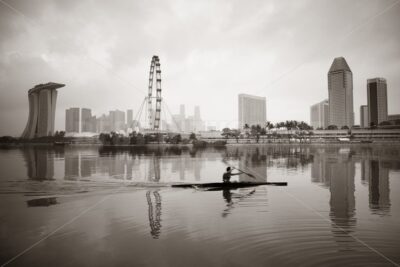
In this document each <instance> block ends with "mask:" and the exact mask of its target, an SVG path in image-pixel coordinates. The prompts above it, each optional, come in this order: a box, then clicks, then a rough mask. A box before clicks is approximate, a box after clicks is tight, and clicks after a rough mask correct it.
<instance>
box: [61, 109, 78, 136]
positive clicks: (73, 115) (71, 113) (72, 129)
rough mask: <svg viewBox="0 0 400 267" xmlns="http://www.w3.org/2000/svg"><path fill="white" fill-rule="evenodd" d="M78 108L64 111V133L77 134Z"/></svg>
mask: <svg viewBox="0 0 400 267" xmlns="http://www.w3.org/2000/svg"><path fill="white" fill-rule="evenodd" d="M79 111H80V109H79V108H69V109H67V110H65V132H67V133H79V132H80V131H79V118H80V114H79V113H80V112H79Z"/></svg>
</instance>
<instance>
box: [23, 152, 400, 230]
mask: <svg viewBox="0 0 400 267" xmlns="http://www.w3.org/2000/svg"><path fill="white" fill-rule="evenodd" d="M21 151H22V155H23V158H24V160H25V163H26V167H27V176H28V177H29V179H33V180H52V179H54V177H55V164H56V162H60V163H57V164H59V165H57V166H59V167H58V170H60V168H61V170H62V169H63V176H62V178H64V179H65V180H80V179H82V178H85V179H91V178H95V179H98V178H99V177H105V178H112V179H120V180H139V181H149V182H167V181H174V182H175V181H191V180H195V181H201V180H203V181H207V180H208V181H216V180H217V181H218V180H219V179H220V175H221V173H222V172H223V169H224V168H225V166H224V165H223V164H224V163H223V161H228V162H229V163H232V164H234V165H235V166H238V167H239V169H243V170H245V171H250V172H251V173H254V174H257V179H258V180H260V181H266V180H267V175H268V169H271V168H285V169H287V170H289V171H290V170H297V169H299V168H300V169H301V170H302V171H303V170H307V168H308V166H309V167H310V169H311V181H312V182H313V183H318V184H320V185H322V186H323V187H324V188H327V189H329V191H330V200H329V205H330V216H331V218H332V222H333V223H334V224H337V225H339V226H342V227H351V226H352V225H354V224H355V221H356V218H355V181H354V180H355V174H356V171H355V170H356V163H359V166H360V178H361V183H362V184H363V185H365V186H368V191H369V203H368V204H369V208H370V211H371V212H372V213H373V214H378V215H388V214H390V206H391V201H390V188H389V170H390V169H394V170H399V169H400V163H399V161H398V160H393V159H394V158H396V157H397V156H398V154H399V152H398V151H397V150H389V149H381V148H379V147H373V148H372V147H359V148H355V147H336V146H326V147H310V146H248V147H246V146H229V147H227V148H225V149H218V150H217V149H189V148H187V147H153V148H150V147H144V148H137V147H135V148H130V147H128V148H107V147H100V148H96V147H89V148H55V149H53V148H44V147H27V148H24V149H22V150H21ZM221 159H222V161H221ZM62 164H63V165H62ZM210 166H212V167H211V168H210ZM82 180H84V179H82ZM239 180H240V181H254V180H253V179H252V178H250V177H248V176H247V175H244V174H242V175H240V176H239ZM225 194H226V195H225V199H229V198H228V194H229V192H225Z"/></svg>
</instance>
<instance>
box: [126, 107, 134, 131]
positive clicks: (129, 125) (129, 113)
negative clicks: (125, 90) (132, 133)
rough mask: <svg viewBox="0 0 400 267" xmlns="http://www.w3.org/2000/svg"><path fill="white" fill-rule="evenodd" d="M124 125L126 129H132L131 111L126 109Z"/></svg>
mask: <svg viewBox="0 0 400 267" xmlns="http://www.w3.org/2000/svg"><path fill="white" fill-rule="evenodd" d="M126 125H127V127H128V128H133V110H132V109H128V110H127V111H126Z"/></svg>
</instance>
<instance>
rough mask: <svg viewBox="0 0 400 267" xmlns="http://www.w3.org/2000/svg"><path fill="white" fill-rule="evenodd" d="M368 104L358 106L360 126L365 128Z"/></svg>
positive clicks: (367, 124)
mask: <svg viewBox="0 0 400 267" xmlns="http://www.w3.org/2000/svg"><path fill="white" fill-rule="evenodd" d="M368 117H369V115H368V106H366V105H362V106H360V127H361V128H366V127H368V126H369V119H368Z"/></svg>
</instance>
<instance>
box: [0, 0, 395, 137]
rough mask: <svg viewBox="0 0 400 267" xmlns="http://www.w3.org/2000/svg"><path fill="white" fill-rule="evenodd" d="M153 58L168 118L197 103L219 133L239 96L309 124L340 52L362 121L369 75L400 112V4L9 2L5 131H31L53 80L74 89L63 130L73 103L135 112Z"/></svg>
mask: <svg viewBox="0 0 400 267" xmlns="http://www.w3.org/2000/svg"><path fill="white" fill-rule="evenodd" d="M153 55H158V56H159V57H160V61H161V70H162V79H163V83H162V88H163V91H162V94H163V97H164V100H165V102H166V104H167V105H168V107H169V109H170V110H171V112H172V113H178V110H179V104H181V103H184V104H186V110H187V112H186V113H187V114H188V113H189V115H190V114H191V113H193V108H194V106H195V105H199V106H200V108H201V115H202V118H203V119H204V120H206V121H209V122H210V123H214V124H218V125H219V126H220V127H223V126H229V127H234V126H236V125H237V119H238V115H237V112H238V111H237V110H238V107H237V105H238V99H237V98H238V94H239V93H247V94H255V95H259V96H265V97H266V98H267V119H268V120H270V121H272V122H277V121H281V120H288V119H296V120H305V121H307V122H308V121H309V109H310V105H312V104H314V103H316V102H319V101H322V100H323V99H325V98H327V97H328V88H327V87H328V86H327V72H328V70H329V67H330V65H331V63H332V61H333V59H334V58H335V57H338V56H343V57H345V58H346V60H347V62H348V64H349V66H350V68H351V70H352V71H353V77H354V81H353V83H354V111H355V120H356V123H357V124H358V123H359V106H360V105H362V104H366V103H367V95H366V80H367V78H372V77H377V76H379V77H384V78H386V79H387V83H388V96H389V97H388V98H389V99H388V105H389V114H391V113H400V105H399V101H400V3H399V1H395V0H374V1H369V0H360V1H349V0H344V1H336V0H335V1H331V0H327V1H323V0H314V1H282V0H279V1H265V0H262V1H228V0H227V1H224V0H218V1H204V0H201V1H200V0H199V1H188V0H182V1H164V0H163V1H151V0H150V1H148V0H146V1H132V0H127V1H82V0H79V1H61V0H60V1H46V0H32V1H15V0H14V1H11V0H0V135H6V134H9V135H19V134H21V133H22V131H23V128H24V127H25V124H26V121H27V118H28V97H27V91H28V89H30V88H32V87H33V86H34V85H35V84H38V83H46V82H49V81H52V82H59V83H65V84H66V87H64V88H61V89H59V95H58V100H57V113H56V128H57V129H64V121H65V109H66V108H69V107H87V108H91V109H92V111H93V113H94V114H95V115H101V114H102V113H106V112H108V111H109V110H110V109H122V110H126V109H133V110H134V113H136V112H137V110H138V109H139V106H140V104H141V102H142V101H143V98H144V96H145V94H146V92H147V86H148V72H149V65H150V61H151V58H152V56H153Z"/></svg>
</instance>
